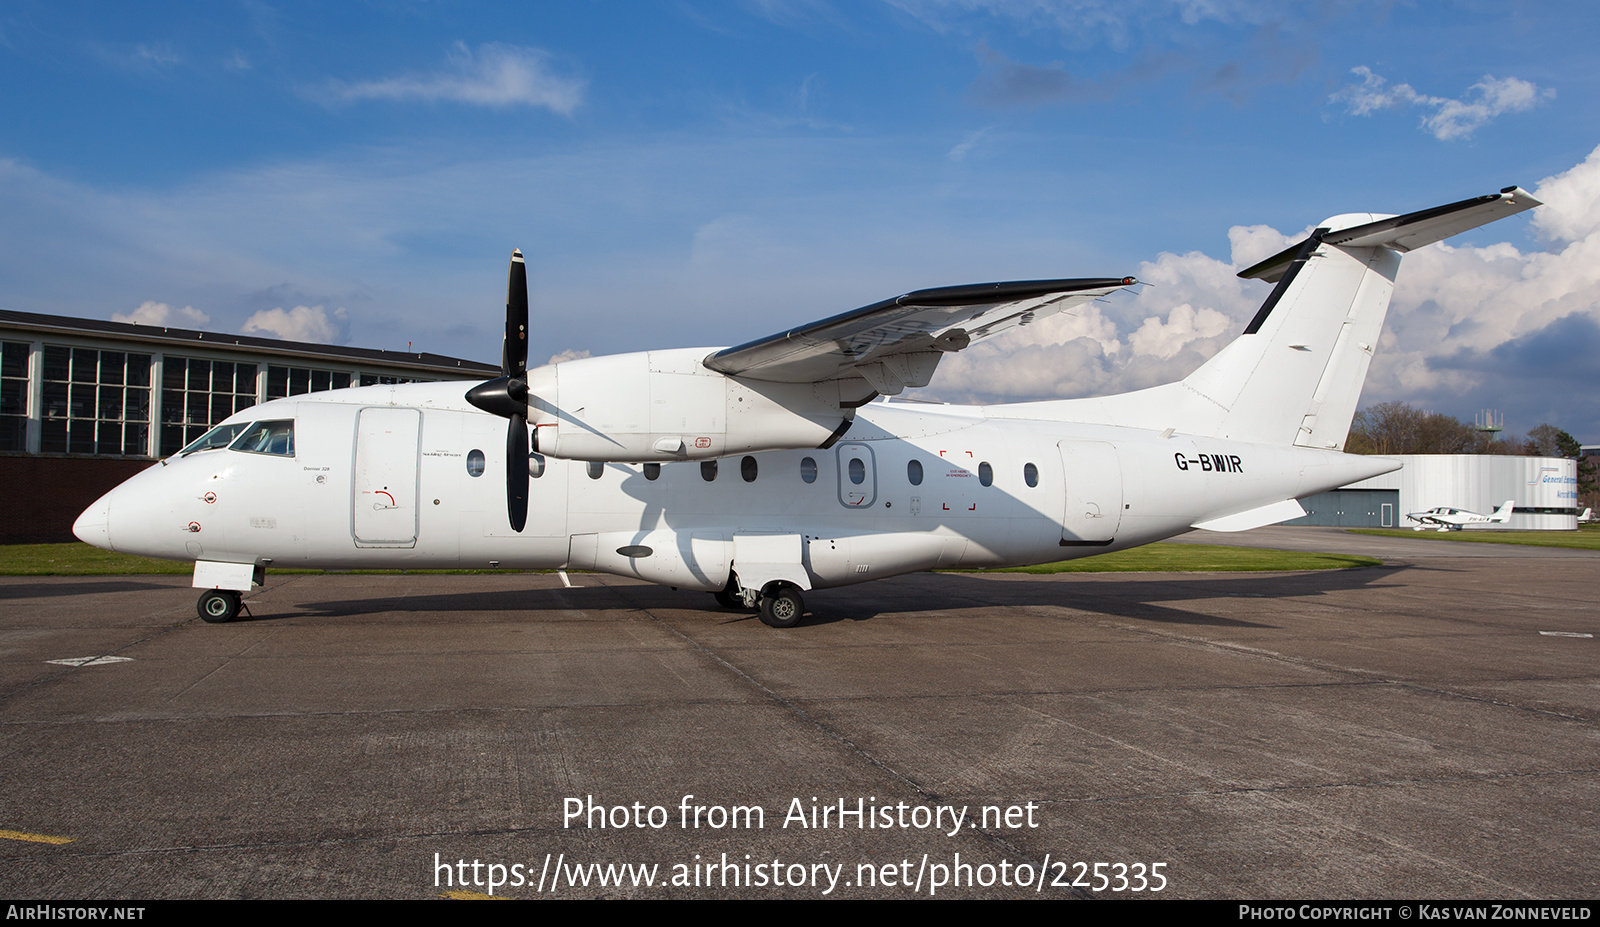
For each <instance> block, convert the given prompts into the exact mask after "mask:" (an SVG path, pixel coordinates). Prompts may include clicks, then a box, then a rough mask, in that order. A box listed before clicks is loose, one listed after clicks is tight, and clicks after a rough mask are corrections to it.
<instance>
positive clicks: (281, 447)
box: [229, 419, 294, 457]
mask: <svg viewBox="0 0 1600 927" xmlns="http://www.w3.org/2000/svg"><path fill="white" fill-rule="evenodd" d="M229 447H230V448H231V449H232V450H235V451H245V452H247V453H251V454H275V455H277V456H279V457H293V456H294V421H293V420H292V419H291V420H287V421H280V422H254V423H252V424H250V425H248V426H246V427H245V431H244V433H243V434H241V435H239V438H238V440H236V441H234V442H233V444H231V445H229Z"/></svg>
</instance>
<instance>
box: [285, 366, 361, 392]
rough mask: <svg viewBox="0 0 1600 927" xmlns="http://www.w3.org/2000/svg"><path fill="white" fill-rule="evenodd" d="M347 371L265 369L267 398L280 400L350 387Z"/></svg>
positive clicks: (305, 368)
mask: <svg viewBox="0 0 1600 927" xmlns="http://www.w3.org/2000/svg"><path fill="white" fill-rule="evenodd" d="M350 379H351V377H350V372H349V371H347V370H317V369H314V368H311V367H279V366H278V365H276V364H270V365H268V367H267V398H268V399H282V398H284V397H285V396H299V395H301V394H303V393H320V392H322V391H323V390H325V389H344V388H345V387H347V386H349V385H350Z"/></svg>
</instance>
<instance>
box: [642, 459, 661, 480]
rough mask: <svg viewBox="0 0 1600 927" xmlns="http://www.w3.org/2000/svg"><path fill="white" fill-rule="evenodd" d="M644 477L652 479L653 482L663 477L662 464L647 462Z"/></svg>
mask: <svg viewBox="0 0 1600 927" xmlns="http://www.w3.org/2000/svg"><path fill="white" fill-rule="evenodd" d="M644 478H645V479H647V480H650V481H651V482H655V481H656V480H659V479H660V478H661V465H660V464H658V463H647V464H645V465H644Z"/></svg>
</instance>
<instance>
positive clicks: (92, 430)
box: [39, 344, 255, 456]
mask: <svg viewBox="0 0 1600 927" xmlns="http://www.w3.org/2000/svg"><path fill="white" fill-rule="evenodd" d="M228 366H229V367H230V368H231V367H232V366H233V365H232V364H229V365H228ZM42 372H43V377H42V379H43V399H44V409H43V414H42V415H41V416H40V422H39V426H40V429H39V431H40V433H39V438H40V450H42V451H44V452H45V453H47V454H48V453H69V454H117V455H124V456H138V455H144V454H148V453H150V355H148V354H128V353H125V352H122V351H97V350H95V349H93V348H68V347H62V346H58V345H49V344H47V345H45V347H44V369H43V371H42ZM254 399H255V396H254V395H253V393H252V396H251V402H246V403H244V404H243V405H241V406H239V408H241V409H243V408H245V407H246V406H249V405H251V404H253V402H254ZM233 413H234V409H233V408H232V407H231V406H230V407H229V408H228V411H227V412H224V413H223V414H221V415H219V416H217V417H216V418H207V419H204V420H202V421H201V423H200V425H199V426H198V427H197V428H195V429H194V431H193V432H192V433H187V434H186V435H184V436H183V437H181V438H180V439H179V440H178V441H176V442H174V443H173V445H172V448H171V450H169V451H166V453H175V452H176V451H177V450H178V449H179V448H181V447H183V445H184V443H185V442H186V441H193V440H194V439H195V438H198V437H200V436H201V435H202V434H205V433H206V432H207V431H208V430H210V427H211V425H212V424H213V423H214V422H220V421H222V420H223V419H224V418H227V417H228V416H229V415H232V414H233Z"/></svg>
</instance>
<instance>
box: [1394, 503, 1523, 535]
mask: <svg viewBox="0 0 1600 927" xmlns="http://www.w3.org/2000/svg"><path fill="white" fill-rule="evenodd" d="M1513 501H1515V500H1512V499H1507V500H1506V501H1505V504H1504V505H1502V506H1500V507H1499V508H1497V509H1495V510H1494V511H1493V512H1492V513H1490V514H1488V515H1479V514H1478V513H1477V512H1469V511H1467V510H1466V509H1453V508H1451V507H1449V506H1447V505H1441V506H1438V507H1437V508H1431V509H1429V510H1427V511H1426V512H1408V513H1406V517H1407V518H1409V519H1411V520H1412V521H1414V522H1416V523H1417V524H1416V527H1414V528H1412V529H1411V530H1412V531H1426V530H1428V529H1429V528H1435V529H1437V530H1439V531H1460V530H1461V529H1462V528H1464V527H1466V526H1467V525H1503V524H1505V523H1506V522H1508V521H1510V520H1511V509H1512V504H1511V503H1512V502H1513Z"/></svg>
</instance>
